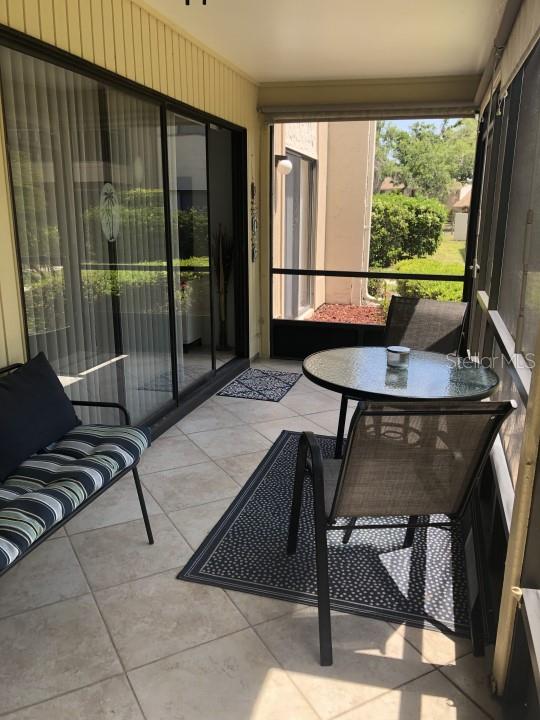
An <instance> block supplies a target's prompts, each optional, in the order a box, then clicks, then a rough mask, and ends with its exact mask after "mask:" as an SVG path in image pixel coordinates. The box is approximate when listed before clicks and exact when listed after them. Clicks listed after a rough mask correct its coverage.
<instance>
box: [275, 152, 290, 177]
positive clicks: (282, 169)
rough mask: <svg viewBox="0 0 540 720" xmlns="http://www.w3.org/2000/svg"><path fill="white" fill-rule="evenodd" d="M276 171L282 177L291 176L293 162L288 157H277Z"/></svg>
mask: <svg viewBox="0 0 540 720" xmlns="http://www.w3.org/2000/svg"><path fill="white" fill-rule="evenodd" d="M275 163H276V170H277V171H278V173H279V174H280V175H289V173H291V172H292V162H291V161H290V160H289V158H288V157H287V156H286V155H276V156H275Z"/></svg>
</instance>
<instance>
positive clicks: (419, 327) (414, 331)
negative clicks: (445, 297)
mask: <svg viewBox="0 0 540 720" xmlns="http://www.w3.org/2000/svg"><path fill="white" fill-rule="evenodd" d="M467 308H468V303H466V302H443V301H440V300H426V299H424V298H410V297H399V296H397V295H393V296H392V299H391V300H390V307H389V309H388V318H387V320H386V332H385V338H384V344H385V345H386V346H388V345H405V346H406V347H409V348H410V349H411V350H429V351H430V352H439V353H445V354H448V353H458V352H459V347H460V343H461V338H462V335H463V328H464V323H465V319H466V315H467Z"/></svg>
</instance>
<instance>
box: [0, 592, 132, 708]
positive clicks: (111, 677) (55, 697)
mask: <svg viewBox="0 0 540 720" xmlns="http://www.w3.org/2000/svg"><path fill="white" fill-rule="evenodd" d="M87 594H88V593H87ZM124 677H126V673H125V672H119V673H116V674H114V675H109V676H108V677H105V678H102V679H101V680H96V681H95V682H91V683H88V684H87V685H81V687H76V688H72V689H71V690H66V691H65V692H61V693H58V694H57V695H52V696H51V697H49V698H45V699H44V700H38V702H35V703H31V704H30V705H21V706H20V707H18V708H15V709H14V710H7V711H6V712H4V711H3V710H2V711H0V718H2V717H7V716H8V715H11V714H12V713H19V712H22V711H23V710H28V709H30V708H33V707H38V706H39V705H44V704H45V703H48V702H51V701H53V700H58V699H59V698H63V697H66V696H67V695H71V694H72V693H76V692H79V690H87V689H88V688H91V687H95V686H96V685H100V684H101V683H104V682H107V681H108V680H114V678H124ZM144 717H145V719H146V716H144Z"/></svg>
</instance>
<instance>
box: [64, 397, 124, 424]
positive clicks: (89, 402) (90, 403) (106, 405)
mask: <svg viewBox="0 0 540 720" xmlns="http://www.w3.org/2000/svg"><path fill="white" fill-rule="evenodd" d="M71 404H72V405H79V406H83V407H100V408H116V409H117V410H119V411H120V412H121V413H122V415H123V416H124V420H125V421H126V425H131V419H130V417H129V413H128V411H127V410H126V408H125V407H124V406H123V405H120V403H114V402H97V401H93V400H72V401H71Z"/></svg>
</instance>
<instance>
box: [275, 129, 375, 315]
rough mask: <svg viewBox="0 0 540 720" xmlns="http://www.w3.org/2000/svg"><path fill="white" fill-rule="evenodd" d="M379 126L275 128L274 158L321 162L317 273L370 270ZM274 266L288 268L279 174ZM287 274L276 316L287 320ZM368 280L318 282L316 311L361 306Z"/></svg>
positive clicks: (278, 291)
mask: <svg viewBox="0 0 540 720" xmlns="http://www.w3.org/2000/svg"><path fill="white" fill-rule="evenodd" d="M375 138H376V122H374V121H350V122H331V123H327V122H321V123H308V122H306V123H285V124H277V125H275V127H274V155H286V154H287V151H294V152H297V153H300V154H301V155H304V156H306V157H308V158H312V159H314V160H316V162H317V171H316V197H315V202H314V204H315V208H314V209H315V213H314V223H315V226H314V236H315V237H314V245H315V253H314V255H315V256H314V263H313V267H314V268H315V269H318V270H367V269H368V266H369V238H370V226H371V204H372V194H373V165H374V159H375ZM273 177H274V196H273V203H274V205H273V265H274V267H284V249H285V210H284V207H285V205H284V204H285V183H286V176H284V175H280V174H279V173H278V172H277V171H276V170H275V163H274V172H273ZM286 277H287V276H280V275H276V276H275V277H274V281H273V282H274V286H273V315H274V317H276V318H280V317H283V316H284V312H285V291H286V287H287V283H288V282H289V283H290V281H288V280H287V279H286ZM366 299H367V281H365V280H359V279H356V280H354V279H353V280H350V279H349V278H324V277H318V278H315V279H314V302H313V307H312V308H311V310H310V311H308V312H307V313H305V315H304V316H303V317H306V318H308V317H309V316H310V315H312V314H313V310H315V309H316V308H318V307H319V306H320V305H323V304H324V303H342V304H351V303H352V304H362V303H363V302H365V301H366Z"/></svg>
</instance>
